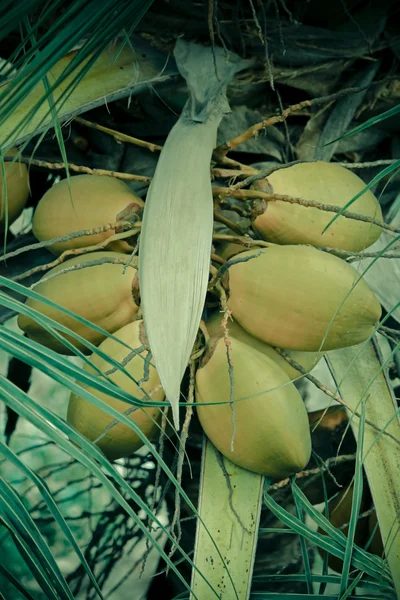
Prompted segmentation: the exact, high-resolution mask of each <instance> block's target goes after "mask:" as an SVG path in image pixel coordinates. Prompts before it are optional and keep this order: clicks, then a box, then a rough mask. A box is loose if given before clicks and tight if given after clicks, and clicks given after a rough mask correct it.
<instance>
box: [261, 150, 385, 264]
mask: <svg viewBox="0 0 400 600" xmlns="http://www.w3.org/2000/svg"><path fill="white" fill-rule="evenodd" d="M267 183H268V184H269V185H270V186H272V191H273V193H275V194H285V195H288V196H293V197H296V198H303V199H304V200H311V201H314V202H321V203H323V204H330V205H333V206H339V207H341V208H342V207H343V206H345V205H346V204H347V203H348V202H349V201H350V200H351V199H352V198H354V196H356V195H357V194H358V193H359V192H361V191H362V190H363V189H364V188H365V185H366V184H365V183H364V181H363V180H362V179H360V178H359V177H358V176H357V175H356V174H355V173H353V172H352V171H349V170H348V169H346V168H344V167H341V166H340V165H337V164H335V163H326V162H322V161H317V162H309V163H300V164H297V165H293V166H292V167H288V168H287V169H278V170H277V171H275V172H274V173H272V174H271V175H269V177H268V181H263V180H260V181H259V182H255V183H254V184H253V186H252V187H253V189H259V190H263V189H264V188H265V186H266V185H267ZM266 191H268V192H270V191H271V190H270V189H268V190H266ZM347 210H350V211H351V212H355V213H358V214H360V215H364V216H367V217H373V218H375V219H379V220H382V211H381V208H380V206H379V202H378V201H377V199H376V198H375V196H374V194H373V193H372V192H371V191H370V190H369V191H367V192H365V193H364V194H363V195H362V196H360V198H358V200H356V202H354V203H353V204H352V205H351V206H350V207H349V208H348V209H347ZM333 216H334V213H332V212H324V211H322V210H319V209H317V208H306V207H304V206H301V205H298V204H289V203H288V202H282V201H273V202H268V204H267V208H266V210H265V212H264V213H263V214H262V215H260V216H258V217H257V218H256V219H255V221H254V223H253V225H254V227H255V229H256V230H257V231H258V232H259V233H260V234H261V235H262V236H263V238H264V239H266V240H269V241H271V242H275V243H278V244H311V245H312V246H315V247H317V248H322V247H333V248H341V249H343V250H350V251H353V252H358V251H360V250H363V249H364V248H368V246H370V245H371V244H373V243H374V242H375V241H376V240H377V239H378V238H379V236H380V234H381V232H382V230H381V228H380V227H378V226H377V225H373V224H371V223H365V222H363V221H356V220H353V219H347V218H346V217H342V216H341V217H339V218H338V219H337V220H336V221H335V222H334V223H333V224H332V225H331V226H330V227H329V229H327V231H326V232H325V233H324V234H323V235H322V231H323V229H324V227H325V226H326V225H327V224H328V223H329V222H330V221H331V219H332V218H333Z"/></svg>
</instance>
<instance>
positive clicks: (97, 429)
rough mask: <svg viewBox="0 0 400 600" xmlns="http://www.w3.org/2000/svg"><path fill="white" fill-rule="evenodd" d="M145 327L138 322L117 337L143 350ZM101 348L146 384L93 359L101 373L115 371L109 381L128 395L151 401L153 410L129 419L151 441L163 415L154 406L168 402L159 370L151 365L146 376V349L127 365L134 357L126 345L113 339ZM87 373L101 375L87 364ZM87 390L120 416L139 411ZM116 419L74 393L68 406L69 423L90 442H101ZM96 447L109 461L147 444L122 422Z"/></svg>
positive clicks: (95, 355)
mask: <svg viewBox="0 0 400 600" xmlns="http://www.w3.org/2000/svg"><path fill="white" fill-rule="evenodd" d="M142 327H143V321H135V322H134V323H128V325H125V327H122V329H120V330H118V331H116V332H115V333H114V335H115V337H116V338H118V340H120V341H121V342H124V343H125V344H128V345H129V346H130V347H131V348H132V349H138V350H139V349H140V348H143V342H142V340H141V330H142ZM99 348H100V349H101V350H102V351H103V352H104V353H105V354H107V355H108V356H109V357H110V358H113V359H114V360H115V361H117V362H118V363H119V364H120V365H121V366H123V367H124V369H125V371H126V372H127V373H129V375H130V376H131V377H133V378H134V379H135V380H136V381H137V382H138V383H139V382H140V381H142V383H141V385H140V386H138V385H137V384H136V383H135V382H134V381H132V379H130V378H129V377H128V375H126V373H124V372H123V371H119V370H113V367H112V365H110V363H109V362H107V361H106V360H105V359H103V358H101V357H100V356H99V355H98V354H93V355H92V356H91V358H90V359H91V362H92V363H93V365H94V366H95V367H97V368H98V369H100V371H101V373H106V372H107V371H110V370H111V371H112V372H111V373H110V374H109V375H108V378H109V379H111V381H112V382H113V383H115V384H116V385H117V386H119V387H120V388H121V389H122V390H123V391H124V392H128V393H129V394H131V395H132V396H134V397H135V398H137V399H138V400H143V401H147V400H149V405H150V407H149V408H147V407H146V408H139V407H138V408H136V409H135V410H134V412H131V413H130V414H129V418H130V419H132V421H134V422H135V423H136V424H137V425H138V426H139V427H140V429H141V430H142V432H143V433H144V434H145V435H146V437H147V438H149V439H151V438H152V437H153V435H154V434H155V433H156V432H157V431H158V429H159V427H158V421H159V419H160V416H161V408H160V407H157V406H151V402H152V401H155V402H161V401H162V400H164V391H163V389H162V388H161V386H160V379H159V377H158V374H157V371H156V369H155V368H154V367H153V366H152V365H148V370H147V372H146V373H145V362H144V361H145V358H146V352H145V351H143V350H142V351H141V352H138V353H137V354H134V355H132V356H131V357H130V360H128V362H126V359H127V357H129V356H130V351H129V350H128V349H127V348H126V346H123V345H122V344H119V343H118V342H117V341H115V340H113V339H111V338H107V339H106V340H104V342H102V343H101V344H100V347H99ZM125 363H126V364H125ZM84 370H85V371H87V372H89V373H91V374H92V375H98V371H96V370H95V369H94V368H93V367H91V366H89V365H87V364H86V365H85V366H84ZM83 387H85V389H87V390H88V391H90V392H91V393H92V394H94V395H95V396H97V398H99V399H100V400H102V401H103V402H105V403H106V404H108V406H110V407H112V408H114V409H115V410H117V411H118V412H119V413H123V412H125V411H127V410H129V409H133V408H135V407H134V406H133V405H132V404H128V403H127V402H122V401H120V400H117V399H115V398H113V397H112V396H109V395H107V394H104V393H102V392H99V391H97V390H95V389H93V388H91V387H88V386H83ZM114 420H115V419H114V418H113V417H112V416H111V415H109V414H108V413H106V412H105V411H103V410H101V409H100V408H98V407H97V406H94V405H93V404H91V403H90V402H88V401H87V400H84V399H83V398H82V397H80V396H78V395H76V394H74V393H72V394H71V396H70V400H69V404H68V413H67V421H68V422H69V423H70V424H71V425H73V426H74V427H75V429H77V430H78V431H79V432H80V433H81V434H82V435H84V436H85V437H86V438H87V439H89V440H90V441H95V440H97V438H99V437H100V436H101V435H102V434H103V433H104V431H105V430H106V428H107V427H108V426H109V425H110V423H112V422H113V421H114ZM96 444H97V446H98V447H99V448H100V449H101V450H102V451H103V452H104V454H105V455H106V456H107V458H109V459H111V460H115V459H117V458H122V457H126V456H130V455H131V454H132V453H133V452H135V451H136V450H138V449H139V448H140V447H141V446H142V445H143V442H142V440H141V439H140V437H139V436H138V434H137V433H135V431H134V430H133V429H130V428H129V427H128V426H127V425H124V424H123V423H118V424H116V425H114V426H113V427H111V428H110V429H109V430H108V431H107V432H106V433H105V435H104V437H102V438H101V439H99V440H98V441H97V442H96Z"/></svg>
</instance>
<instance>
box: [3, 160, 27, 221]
mask: <svg viewBox="0 0 400 600" xmlns="http://www.w3.org/2000/svg"><path fill="white" fill-rule="evenodd" d="M17 152H18V150H17V148H12V149H11V150H8V152H6V154H5V155H6V156H15V155H16V154H17ZM4 169H5V176H6V186H7V203H6V199H5V195H4V190H3V185H4V178H3V169H2V168H1V167H0V228H1V229H4V225H5V222H6V214H7V216H8V225H11V223H13V222H14V221H15V220H16V219H17V218H18V217H19V215H20V214H21V213H22V211H23V210H24V208H25V206H26V203H27V201H28V198H29V175H28V169H27V167H26V165H24V164H22V163H20V162H15V163H11V162H5V163H4ZM6 210H7V213H6Z"/></svg>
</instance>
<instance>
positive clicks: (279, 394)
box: [18, 162, 382, 478]
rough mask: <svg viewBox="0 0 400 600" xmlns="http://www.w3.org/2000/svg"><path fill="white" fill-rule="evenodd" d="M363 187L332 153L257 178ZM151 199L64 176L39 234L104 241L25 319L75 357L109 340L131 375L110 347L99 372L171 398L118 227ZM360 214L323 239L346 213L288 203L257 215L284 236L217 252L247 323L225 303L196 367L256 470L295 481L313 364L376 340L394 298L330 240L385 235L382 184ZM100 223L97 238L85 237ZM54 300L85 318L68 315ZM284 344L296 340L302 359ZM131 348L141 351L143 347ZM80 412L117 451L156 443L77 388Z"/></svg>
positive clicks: (94, 358)
mask: <svg viewBox="0 0 400 600" xmlns="http://www.w3.org/2000/svg"><path fill="white" fill-rule="evenodd" d="M363 188H364V183H363V182H362V180H361V179H359V178H358V177H357V176H356V175H354V174H353V173H352V172H350V171H349V170H347V169H345V168H343V167H340V166H338V165H335V164H329V163H323V162H314V163H301V164H298V165H294V166H292V167H289V168H282V169H279V170H277V171H275V172H274V173H273V174H272V175H271V176H269V177H268V180H259V181H257V182H256V183H255V184H253V189H257V190H259V191H260V190H261V191H263V190H266V191H268V192H269V193H270V192H271V191H272V192H273V193H274V194H284V195H287V196H291V197H296V198H303V199H304V200H306V201H308V202H311V203H312V202H319V203H323V204H328V205H334V206H339V207H343V206H345V204H346V203H347V202H348V201H349V200H351V199H352V198H353V197H354V196H355V195H356V194H357V193H359V192H360V191H361V190H363ZM142 208H143V202H142V200H141V199H140V198H138V197H137V196H135V195H134V194H132V193H131V191H130V190H129V188H128V187H127V186H126V185H125V184H124V183H122V182H121V181H118V180H115V179H112V178H108V177H99V176H91V175H78V176H74V177H71V179H70V184H69V183H68V181H67V180H62V181H61V182H59V183H57V184H56V185H54V186H53V187H52V188H51V189H50V190H49V191H48V192H47V193H46V194H45V195H44V197H43V198H42V199H41V201H40V202H39V204H38V206H37V208H36V211H35V214H34V218H33V232H34V234H35V236H36V237H37V238H38V239H39V240H40V241H44V240H51V239H53V238H58V241H57V242H54V243H53V244H52V245H51V246H50V248H49V249H50V250H51V251H52V252H53V253H54V254H56V255H60V254H62V253H63V252H65V251H69V252H70V253H71V254H72V255H73V254H74V253H77V252H80V251H81V250H78V249H82V248H83V247H88V246H90V247H91V248H90V250H93V251H91V252H89V253H85V254H79V255H77V256H73V257H72V258H68V259H67V260H64V261H63V262H62V263H61V264H58V265H57V266H55V267H54V268H53V269H52V270H51V271H49V272H47V273H46V274H45V275H44V277H43V278H42V280H41V281H40V282H39V283H38V284H37V286H36V288H35V291H36V292H38V293H39V294H41V295H42V296H43V297H44V298H45V299H46V302H45V303H43V302H41V301H39V300H35V299H28V300H27V302H26V310H25V312H21V314H20V315H19V319H18V323H19V326H20V328H21V329H22V330H23V331H24V332H25V333H26V335H28V336H29V337H30V338H31V339H33V340H35V341H37V342H39V343H41V344H43V345H45V346H47V347H48V348H51V349H53V350H55V351H57V352H60V353H63V354H74V352H75V350H78V351H80V352H81V353H83V354H89V353H90V351H91V349H93V346H99V349H100V350H101V351H102V352H103V353H105V354H107V355H108V356H109V357H110V358H111V359H112V360H115V361H117V362H119V363H120V364H121V365H123V367H124V369H125V373H124V372H123V371H122V370H118V369H115V368H114V369H113V368H111V364H110V362H109V361H107V360H105V358H104V354H103V356H101V355H100V354H98V353H93V354H92V355H91V356H90V364H88V363H86V364H85V367H84V368H85V369H86V370H88V371H90V372H91V373H93V374H94V375H101V374H103V376H104V377H107V378H109V379H110V380H111V381H114V382H115V383H117V384H118V385H119V386H120V387H121V388H122V389H123V390H124V391H126V392H128V393H129V394H131V395H132V396H134V397H136V398H138V399H143V400H149V401H157V402H160V401H162V400H163V399H164V393H163V390H162V388H161V385H160V380H159V377H158V375H157V372H156V370H155V368H154V367H153V366H151V365H149V364H148V361H147V360H146V352H147V350H146V336H145V332H144V328H143V321H142V320H141V318H140V294H139V293H138V290H137V262H135V260H134V259H132V258H131V256H130V254H131V252H132V249H133V247H134V245H135V240H133V239H132V238H130V237H129V235H123V233H122V234H121V233H118V232H119V231H123V230H122V229H121V230H119V228H118V223H124V222H125V221H126V220H127V219H131V221H130V222H131V223H133V227H134V223H135V220H134V218H133V219H132V216H133V217H135V216H136V217H137V218H139V219H140V215H141V210H142ZM352 211H353V212H355V213H357V214H359V215H363V216H364V217H366V219H364V220H362V219H360V220H356V219H350V218H347V217H345V216H340V217H339V218H338V219H337V220H336V221H335V222H334V223H333V225H332V226H331V227H330V228H329V229H328V230H327V232H326V233H325V234H323V235H321V232H322V230H323V229H324V227H325V226H326V225H327V224H328V223H329V221H330V220H331V218H332V214H333V213H332V212H325V211H323V210H320V208H310V207H306V206H304V205H302V204H293V203H289V202H285V201H284V198H282V199H281V200H278V201H276V200H274V201H272V202H268V204H267V205H266V207H265V211H264V213H263V214H261V215H258V216H257V217H256V218H255V220H254V223H253V227H254V230H255V231H256V232H257V233H258V234H259V237H261V238H262V239H263V240H266V241H267V242H270V245H269V246H268V247H266V248H262V249H251V250H248V249H247V248H245V247H243V246H240V245H237V244H233V245H232V244H228V245H225V246H221V247H219V248H216V250H217V252H219V253H220V255H221V256H224V257H228V258H230V260H229V262H227V263H226V264H225V265H224V267H223V269H224V274H223V275H222V278H221V279H222V286H223V287H224V288H225V296H226V299H227V300H226V304H227V308H228V309H229V311H230V312H231V314H232V316H233V320H231V319H229V320H228V321H227V324H225V319H224V313H223V312H222V313H221V312H217V313H216V314H214V315H213V317H212V318H211V319H210V320H209V321H208V323H207V327H208V330H209V333H210V340H209V341H208V342H207V350H206V353H205V356H204V358H203V360H202V362H201V364H200V365H199V368H198V369H197V373H196V401H197V403H198V404H197V413H198V416H199V419H200V422H201V424H202V426H203V429H204V431H205V433H206V434H207V436H208V437H209V438H210V439H211V440H212V441H213V443H214V444H215V446H216V447H217V448H218V449H219V450H220V451H221V452H222V453H223V454H224V455H225V456H227V457H228V458H229V459H230V460H232V461H233V462H235V463H236V464H238V465H240V466H242V467H244V468H247V469H250V470H252V471H255V472H257V473H260V474H265V475H269V476H271V477H276V478H282V477H285V476H287V475H289V474H291V473H294V472H296V471H298V470H299V469H302V468H303V467H304V466H305V465H306V464H307V462H308V460H309V457H310V452H311V439H310V433H309V423H308V418H307V414H306V410H305V407H304V404H303V401H302V399H301V396H300V395H299V392H298V391H297V389H296V387H295V386H294V384H293V383H292V381H293V380H294V379H296V378H298V377H300V376H301V374H302V372H303V371H304V370H305V371H307V372H308V371H309V370H311V369H312V368H313V366H314V365H315V364H316V363H317V362H318V360H319V359H320V358H321V356H322V353H323V352H324V351H327V350H331V349H336V348H341V347H345V346H350V345H353V344H358V343H361V342H363V341H364V340H366V339H367V338H368V337H369V336H370V335H371V334H372V332H373V331H374V328H375V327H376V325H377V323H378V321H379V318H380V315H381V307H380V304H379V302H378V301H377V299H376V298H375V296H374V295H373V293H372V292H371V290H370V289H369V288H368V286H367V285H366V283H365V282H364V281H363V280H362V279H361V278H360V277H359V275H358V273H357V272H356V271H355V270H354V269H353V268H352V267H351V266H350V265H349V264H347V263H346V262H345V261H344V260H342V259H341V258H338V257H337V256H335V255H333V254H331V253H328V252H326V251H324V250H321V249H320V248H324V247H334V248H339V249H343V250H348V251H353V252H356V251H360V250H363V249H364V248H366V247H368V246H369V245H371V244H372V243H373V242H374V241H375V240H376V239H377V238H378V237H379V235H380V232H381V229H380V227H379V226H377V225H376V224H374V223H372V222H371V219H378V220H381V219H382V215H381V211H380V207H379V203H378V202H377V200H376V198H375V197H374V196H373V194H372V193H371V192H370V191H368V192H366V193H364V194H362V195H361V196H360V197H359V198H358V200H357V201H356V202H355V203H354V204H353V205H352ZM107 225H108V227H105V226H107ZM96 228H97V230H96V231H93V232H92V234H91V235H86V236H80V237H79V236H73V235H71V234H73V232H76V231H81V230H95V229H96ZM54 303H55V304H59V305H61V306H62V307H64V308H65V309H67V310H69V311H72V312H73V313H75V314H76V315H78V316H79V317H81V319H80V320H79V319H76V318H74V317H73V316H72V315H71V314H67V313H65V312H61V311H60V310H58V309H57V308H56V307H55V306H54ZM32 310H34V311H37V313H36V315H37V314H39V316H43V315H46V316H47V317H50V318H52V319H54V320H55V321H56V322H57V323H58V324H59V325H58V328H57V331H56V332H55V331H54V329H51V328H49V327H48V325H47V324H46V322H44V321H43V319H40V318H39V320H36V317H35V318H33V317H34V313H32ZM82 319H86V320H87V321H90V322H91V323H92V324H93V325H94V326H95V327H94V328H91V327H88V325H87V324H85V322H83V321H82ZM226 325H227V326H226ZM63 328H69V329H70V330H72V331H73V332H74V334H75V335H74V336H71V335H68V334H67V333H66V331H65V329H63ZM105 332H107V333H108V334H113V338H108V337H107V335H106V333H105ZM84 340H85V341H86V342H89V343H90V344H92V348H90V347H89V348H88V346H87V344H86V345H85V344H84V343H83V341H84ZM274 347H275V348H280V349H284V350H285V354H284V356H288V357H289V362H288V360H287V358H285V357H284V356H282V355H281V354H279V352H278V351H277V350H276V349H274ZM129 348H131V349H136V352H133V353H132V352H130V353H129ZM296 366H297V367H299V368H300V370H298V368H296ZM100 398H101V399H102V400H104V401H105V402H107V403H108V404H109V405H111V406H112V407H113V408H115V409H116V410H117V411H119V412H123V411H125V410H127V409H129V408H130V405H128V404H127V403H125V402H121V401H119V400H116V399H113V398H111V397H109V396H106V395H105V394H100ZM159 417H160V408H159V407H154V406H151V408H146V409H145V410H144V409H138V410H135V411H134V412H131V413H130V418H132V419H134V420H135V421H136V423H137V424H138V425H139V426H140V427H141V429H142V431H143V432H144V433H145V435H147V436H149V437H151V435H152V434H153V433H154V432H155V431H157V429H158V420H159ZM67 418H68V420H69V421H70V422H71V423H72V424H73V425H74V426H75V427H76V428H77V429H78V430H79V431H80V432H81V433H82V434H84V435H85V436H86V437H87V438H88V439H90V440H96V443H97V444H98V446H99V447H100V448H101V449H102V450H103V452H104V453H105V454H106V455H107V456H108V457H109V458H112V459H114V458H118V457H122V456H128V455H129V454H131V453H132V452H134V451H135V450H136V449H137V448H138V447H140V445H141V444H142V442H141V440H140V438H139V437H138V436H137V435H136V434H135V433H134V432H133V431H132V430H131V429H130V428H128V427H127V426H125V425H123V424H121V423H120V424H117V425H115V426H113V427H112V428H107V425H109V424H110V423H111V422H112V421H113V419H112V417H111V416H110V415H109V414H107V413H105V412H104V411H102V410H100V409H99V408H97V407H95V406H93V405H92V404H90V403H89V402H87V401H86V400H84V399H83V398H80V397H77V396H76V395H74V394H72V395H71V398H70V402H69V408H68V416H67Z"/></svg>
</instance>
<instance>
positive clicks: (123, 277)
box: [18, 252, 139, 354]
mask: <svg viewBox="0 0 400 600" xmlns="http://www.w3.org/2000/svg"><path fill="white" fill-rule="evenodd" d="M97 260H99V261H104V262H103V263H102V264H95V265H92V266H89V265H88V266H87V267H86V268H82V267H81V266H83V265H85V263H89V262H90V261H97ZM115 260H118V261H123V264H121V263H116V262H114V263H113V262H112V261H115ZM106 261H107V262H106ZM129 262H130V257H129V256H127V255H126V254H120V253H118V252H93V253H91V254H87V255H84V256H77V257H74V258H72V259H70V260H68V261H65V262H64V263H62V264H60V265H58V266H57V267H54V268H53V269H51V271H49V272H48V273H46V275H45V276H44V277H43V278H42V279H43V282H42V281H40V282H39V284H38V285H37V286H36V288H35V291H36V292H38V293H39V294H41V295H43V296H44V297H45V298H47V299H48V300H51V301H52V302H55V303H57V304H59V305H60V306H62V307H63V308H67V309H68V310H71V311H72V312H74V313H76V314H77V315H79V316H80V317H83V318H85V319H87V320H88V321H90V322H91V323H94V324H95V325H97V326H99V327H102V328H103V329H105V330H106V331H107V332H108V333H114V332H115V331H117V330H118V329H120V328H121V327H123V326H124V325H126V324H127V323H130V322H132V321H134V320H135V317H136V314H137V312H138V308H139V307H138V306H137V304H136V303H135V301H134V298H133V295H132V285H133V281H134V278H135V275H136V273H137V270H136V268H135V267H133V266H132V265H130V264H129ZM127 265H129V266H128V267H127ZM70 267H76V269H75V270H71V271H68V272H65V273H61V274H60V275H58V276H54V275H55V274H56V273H59V272H60V271H63V270H64V269H68V268H70ZM79 267H81V268H79ZM124 269H126V270H124ZM47 278H49V279H48V280H47V281H46V279H47ZM26 305H27V306H28V307H29V308H32V309H35V310H37V311H39V312H40V313H42V314H43V315H46V316H47V317H50V318H52V319H54V320H56V321H57V322H58V323H61V324H62V325H64V326H65V327H68V328H69V329H71V330H72V331H74V332H75V333H77V334H79V335H81V336H82V337H83V338H85V339H86V340H87V341H89V342H91V343H92V344H94V345H96V346H97V345H98V344H100V342H102V341H103V340H104V339H105V337H106V336H105V335H103V334H101V333H99V332H97V331H95V330H94V329H91V328H90V327H88V326H87V325H84V324H82V323H80V322H79V321H76V320H75V319H73V318H72V317H70V316H68V315H66V314H64V313H62V312H61V311H59V310H57V309H55V308H52V307H50V306H48V305H46V304H43V303H42V302H39V301H38V300H33V299H30V298H28V299H27V301H26ZM18 325H19V327H20V328H21V329H22V330H23V331H24V332H25V333H26V334H27V335H28V337H30V338H31V339H33V340H35V341H36V342H39V343H41V344H43V345H44V346H47V347H48V348H51V349H53V350H56V351H57V352H60V353H61V354H72V352H71V351H70V350H69V349H68V348H67V347H66V346H64V345H63V344H62V343H61V342H60V341H58V340H57V339H56V338H55V337H54V336H53V335H52V334H51V333H49V332H48V331H46V330H45V329H44V328H43V327H42V326H41V325H39V323H37V322H36V321H34V320H33V319H32V318H30V317H28V316H26V315H23V314H20V315H19V316H18ZM64 337H66V338H67V339H68V340H69V341H70V342H71V343H72V344H73V345H74V346H75V347H76V348H78V349H79V350H81V351H82V352H85V353H90V351H89V350H88V349H87V348H86V347H85V346H84V345H83V344H82V343H80V342H79V341H78V340H75V339H74V338H72V337H70V336H67V335H65V336H64Z"/></svg>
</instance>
